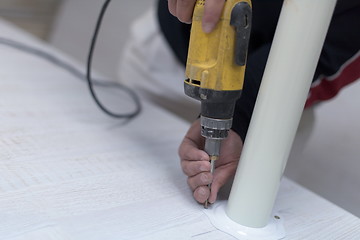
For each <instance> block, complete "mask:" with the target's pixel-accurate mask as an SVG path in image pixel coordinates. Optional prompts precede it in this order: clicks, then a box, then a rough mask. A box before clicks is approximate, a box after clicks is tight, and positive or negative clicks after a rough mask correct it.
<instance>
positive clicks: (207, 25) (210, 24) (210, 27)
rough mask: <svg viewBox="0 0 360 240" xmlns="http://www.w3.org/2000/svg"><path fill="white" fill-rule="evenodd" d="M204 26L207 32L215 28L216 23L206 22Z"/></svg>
mask: <svg viewBox="0 0 360 240" xmlns="http://www.w3.org/2000/svg"><path fill="white" fill-rule="evenodd" d="M202 27H203V30H204V32H205V33H210V32H211V31H212V30H213V29H214V27H215V24H213V23H208V22H204V23H203V26H202Z"/></svg>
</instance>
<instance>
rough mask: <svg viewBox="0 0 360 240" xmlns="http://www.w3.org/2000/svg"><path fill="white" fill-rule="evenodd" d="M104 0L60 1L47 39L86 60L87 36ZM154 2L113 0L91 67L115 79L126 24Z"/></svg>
mask: <svg viewBox="0 0 360 240" xmlns="http://www.w3.org/2000/svg"><path fill="white" fill-rule="evenodd" d="M103 2H104V0H63V4H62V6H61V7H60V9H59V11H58V17H57V19H56V20H55V23H54V28H53V29H54V30H53V32H52V34H51V35H50V38H49V41H50V43H52V44H53V45H54V46H55V47H57V48H59V49H61V50H63V51H64V52H66V53H69V54H70V55H72V56H74V57H75V58H76V59H78V60H80V61H81V62H85V61H86V57H87V54H88V49H89V45H90V38H91V36H92V34H93V31H94V28H95V22H96V19H97V17H98V14H99V12H100V8H101V6H102V4H103ZM154 4H155V1H154V0H112V1H111V2H110V4H109V7H108V10H107V12H106V14H105V17H104V20H103V24H102V27H101V31H100V34H99V37H98V44H97V46H96V51H95V56H94V68H95V69H97V70H98V71H99V72H101V73H102V74H104V75H105V76H108V77H112V78H116V71H117V68H118V65H119V56H120V54H121V52H122V48H123V46H124V44H125V41H126V39H127V36H128V34H129V25H130V24H131V22H132V21H133V20H134V19H135V18H136V17H138V16H139V15H140V14H141V13H143V12H144V11H146V9H148V8H150V7H151V6H152V5H154Z"/></svg>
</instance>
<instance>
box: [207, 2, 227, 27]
mask: <svg viewBox="0 0 360 240" xmlns="http://www.w3.org/2000/svg"><path fill="white" fill-rule="evenodd" d="M224 4H225V0H206V1H205V9H204V17H203V20H202V27H203V30H204V32H206V33H210V32H211V31H212V30H214V28H215V26H216V24H217V23H218V21H219V19H220V16H221V13H222V9H223V7H224Z"/></svg>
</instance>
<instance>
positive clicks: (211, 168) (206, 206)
mask: <svg viewBox="0 0 360 240" xmlns="http://www.w3.org/2000/svg"><path fill="white" fill-rule="evenodd" d="M218 159H219V156H215V155H213V156H210V173H211V174H214V171H215V161H216V160H218ZM208 187H209V189H210V192H211V183H209V184H208ZM208 205H209V199H206V201H205V203H204V208H205V209H207V208H208Z"/></svg>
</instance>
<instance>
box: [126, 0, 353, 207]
mask: <svg viewBox="0 0 360 240" xmlns="http://www.w3.org/2000/svg"><path fill="white" fill-rule="evenodd" d="M224 1H225V0H206V1H205V15H204V18H203V30H204V32H207V33H209V32H211V31H212V30H213V29H214V27H215V26H216V23H217V22H218V20H219V17H220V14H221V11H222V7H223V5H224ZM195 2H196V0H168V1H166V0H159V1H158V7H157V12H156V16H155V17H156V20H157V21H158V22H157V23H156V24H157V28H154V29H156V30H154V31H153V33H154V34H155V33H161V35H162V36H158V37H159V38H161V39H164V40H159V42H162V43H163V42H165V45H162V46H159V44H153V46H154V47H156V46H157V49H158V51H162V52H164V51H165V50H166V49H168V50H170V51H171V52H172V53H173V56H175V59H176V60H177V61H178V62H177V63H174V64H173V66H176V67H175V68H171V69H173V71H174V72H181V71H184V70H183V69H184V68H183V67H184V66H185V64H186V59H187V48H188V41H189V36H190V27H191V26H190V23H191V17H192V12H193V8H194V4H195ZM282 3H283V0H273V1H263V0H252V5H253V17H252V19H253V20H252V21H253V22H252V32H251V37H250V45H249V49H248V60H247V68H246V73H245V81H244V88H243V92H242V96H241V98H240V99H239V100H238V102H237V104H236V108H235V112H234V119H233V126H232V129H231V130H230V132H229V136H228V138H227V139H225V140H224V141H223V143H222V148H221V152H220V159H219V160H218V161H216V170H215V173H214V175H212V174H210V164H209V156H208V155H207V154H206V153H205V152H204V151H203V147H204V139H203V137H202V136H201V135H200V122H199V120H196V121H195V122H193V124H192V125H191V127H190V129H189V130H188V132H187V134H186V136H185V137H184V139H183V141H182V143H181V145H180V147H179V156H180V159H181V167H182V169H183V171H184V173H185V174H186V175H187V177H188V184H189V186H190V188H191V190H192V191H193V195H194V198H195V199H196V201H198V202H199V203H204V202H205V201H206V200H207V199H208V201H209V202H210V203H213V202H215V201H216V198H217V194H218V192H219V189H220V188H221V187H222V186H223V185H224V184H225V183H226V182H228V181H229V180H230V179H231V178H232V177H233V176H234V174H235V171H236V168H237V164H238V161H239V158H240V154H241V150H242V146H243V143H244V141H245V140H246V133H247V129H248V126H249V122H250V119H251V115H252V111H253V108H254V104H255V101H256V97H257V93H258V90H259V87H260V83H261V79H262V75H263V72H264V69H265V65H266V61H267V57H268V54H269V51H270V47H271V42H272V39H273V36H274V33H275V29H276V25H277V20H278V17H279V15H280V10H281V6H282ZM143 22H147V23H149V22H150V21H149V19H147V20H146V21H143ZM359 29H360V1H358V0H338V3H337V5H336V8H335V12H334V15H333V18H332V20H331V23H330V27H329V31H328V33H327V36H326V39H325V43H324V46H323V49H322V52H321V56H320V59H319V62H318V65H317V67H316V71H315V74H314V77H313V84H312V86H311V89H310V92H309V95H308V99H307V101H306V104H305V108H306V109H311V107H312V106H314V105H316V104H317V103H318V102H321V101H325V100H328V99H331V98H333V97H334V96H335V95H337V93H338V92H339V91H340V90H341V89H342V88H343V87H345V86H346V85H348V84H350V83H352V82H354V81H355V80H357V79H359V78H360V52H359V50H360V30H359ZM144 39H147V40H148V41H154V39H157V38H156V37H154V36H153V35H152V36H151V37H149V36H148V38H145V37H144ZM133 42H134V41H133ZM159 42H157V43H159ZM150 45H151V44H147V45H146V48H144V51H149V50H148V49H149V46H150ZM155 45H156V46H155ZM137 47H138V46H133V48H137ZM294 47H295V48H296V46H294ZM128 49H131V47H130V48H128ZM145 49H146V50H145ZM129 51H130V50H129ZM136 51H137V52H139V51H140V50H139V48H137V49H136ZM299 51H301V49H299ZM153 54H154V53H153ZM143 55H144V56H148V54H146V52H144V53H143ZM154 55H156V54H154ZM157 55H158V56H159V55H162V56H166V57H168V59H166V60H163V61H166V62H167V63H165V64H168V62H170V61H171V60H170V55H171V54H170V55H169V54H168V53H166V54H157ZM158 61H162V60H161V59H160V58H159V60H158ZM178 63H181V64H182V66H181V67H179V66H177V64H178ZM150 64H155V63H150ZM152 69H156V67H155V68H154V67H153V68H152ZM159 69H160V68H159ZM168 69H169V68H168ZM164 71H166V70H164ZM123 72H125V71H123ZM182 73H183V72H182ZM159 75H160V74H157V76H159ZM169 76H171V73H169V74H168V75H167V77H166V79H167V83H166V84H169V81H170V84H171V77H170V78H169ZM176 76H179V75H176ZM175 78H176V77H175ZM122 79H124V76H123V77H122ZM182 80H183V79H181V82H182ZM164 82H165V81H164ZM178 82H180V80H177V82H176V83H174V84H173V85H174V86H176V89H179V90H180V91H183V90H182V87H180V84H179V83H178ZM157 86H158V85H157ZM158 91H160V90H158ZM310 112H311V111H310ZM210 183H211V184H212V185H211V191H210V189H209V187H208V184H210Z"/></svg>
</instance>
